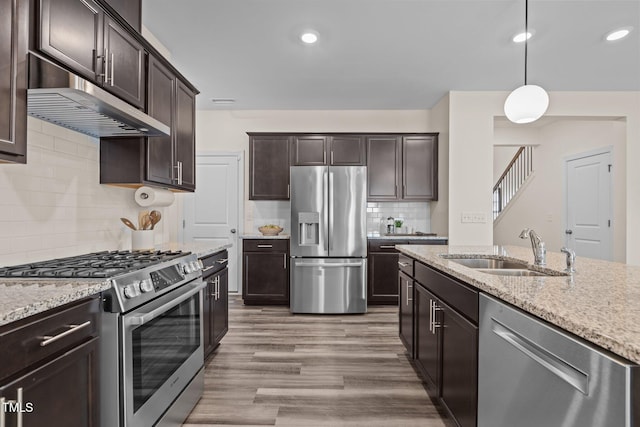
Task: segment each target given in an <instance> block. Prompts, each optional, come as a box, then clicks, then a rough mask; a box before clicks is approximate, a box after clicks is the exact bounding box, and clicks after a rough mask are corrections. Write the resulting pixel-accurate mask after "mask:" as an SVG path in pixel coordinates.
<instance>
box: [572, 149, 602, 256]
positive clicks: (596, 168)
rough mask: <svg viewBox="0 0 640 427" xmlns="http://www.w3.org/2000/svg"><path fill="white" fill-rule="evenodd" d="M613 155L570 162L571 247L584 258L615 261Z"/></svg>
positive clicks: (592, 156) (596, 155) (591, 156)
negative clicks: (612, 206)
mask: <svg viewBox="0 0 640 427" xmlns="http://www.w3.org/2000/svg"><path fill="white" fill-rule="evenodd" d="M610 168H611V152H609V151H607V152H601V153H598V154H593V155H584V156H578V157H573V158H571V159H568V160H567V161H566V163H565V175H566V183H567V188H566V206H567V209H566V212H567V218H566V224H567V228H566V233H567V246H568V247H570V248H574V249H575V251H576V254H577V255H578V256H580V257H587V258H599V259H604V260H611V259H612V250H611V249H612V240H613V233H612V228H611V217H612V211H611V172H610Z"/></svg>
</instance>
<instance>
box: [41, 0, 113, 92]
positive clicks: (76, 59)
mask: <svg viewBox="0 0 640 427" xmlns="http://www.w3.org/2000/svg"><path fill="white" fill-rule="evenodd" d="M39 5H40V10H39V11H38V12H39V13H38V18H39V29H40V31H39V34H40V37H39V39H38V46H37V47H38V49H39V50H40V51H41V52H44V53H46V54H47V55H49V56H50V57H52V58H54V59H56V60H58V61H59V62H61V63H62V64H64V65H65V66H67V67H68V68H70V69H72V70H73V71H75V72H76V73H78V74H80V75H81V76H83V77H86V78H88V79H89V80H91V81H94V82H102V81H103V80H104V79H103V77H104V76H103V74H102V72H103V71H102V70H103V68H104V61H105V57H104V54H105V51H104V47H103V28H104V23H103V22H104V13H103V12H102V10H101V9H100V7H99V6H98V4H97V3H95V2H93V1H92V0H40V1H39Z"/></svg>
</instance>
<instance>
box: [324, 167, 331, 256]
mask: <svg viewBox="0 0 640 427" xmlns="http://www.w3.org/2000/svg"><path fill="white" fill-rule="evenodd" d="M322 175H323V176H322V198H323V200H324V210H325V212H324V213H325V214H327V216H324V215H323V217H324V218H323V219H324V224H323V226H322V233H323V234H324V250H325V251H327V254H329V237H331V228H330V227H331V225H330V224H329V226H328V227H327V222H328V218H327V217H328V212H327V210H329V209H331V206H330V205H329V171H328V169H325V170H324V173H323V174H322Z"/></svg>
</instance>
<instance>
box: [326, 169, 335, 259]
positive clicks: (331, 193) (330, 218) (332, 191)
mask: <svg viewBox="0 0 640 427" xmlns="http://www.w3.org/2000/svg"><path fill="white" fill-rule="evenodd" d="M328 173H329V195H330V196H331V197H334V194H336V193H335V191H334V190H335V188H333V172H331V170H329V172H328ZM327 203H328V205H329V255H331V251H333V239H332V238H331V237H332V236H333V219H334V216H333V203H331V199H329V198H327Z"/></svg>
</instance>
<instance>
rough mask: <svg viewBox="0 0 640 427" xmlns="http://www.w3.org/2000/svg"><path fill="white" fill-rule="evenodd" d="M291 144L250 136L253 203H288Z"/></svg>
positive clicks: (280, 138)
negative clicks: (286, 201) (275, 201)
mask: <svg viewBox="0 0 640 427" xmlns="http://www.w3.org/2000/svg"><path fill="white" fill-rule="evenodd" d="M289 140H290V138H289V137H288V136H282V135H261V134H254V133H249V199H250V200H289V153H290V149H289V148H290V146H291V144H290V142H289Z"/></svg>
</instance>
